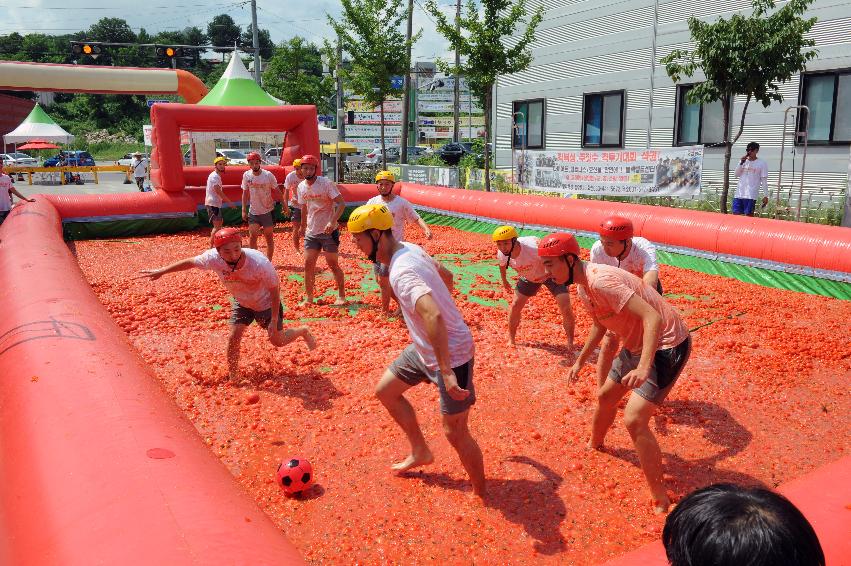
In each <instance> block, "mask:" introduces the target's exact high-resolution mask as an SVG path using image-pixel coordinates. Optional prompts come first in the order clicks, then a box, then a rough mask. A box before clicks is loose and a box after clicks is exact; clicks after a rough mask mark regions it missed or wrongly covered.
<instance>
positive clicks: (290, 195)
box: [284, 159, 304, 253]
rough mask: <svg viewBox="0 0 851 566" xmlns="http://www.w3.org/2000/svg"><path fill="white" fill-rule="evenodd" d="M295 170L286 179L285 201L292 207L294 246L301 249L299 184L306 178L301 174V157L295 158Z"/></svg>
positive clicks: (291, 219) (291, 218)
mask: <svg viewBox="0 0 851 566" xmlns="http://www.w3.org/2000/svg"><path fill="white" fill-rule="evenodd" d="M293 167H294V168H295V169H294V170H292V171H290V172H289V173H288V174H287V176H286V178H285V179H284V202H285V203H286V204H287V206H289V209H290V221H291V222H292V224H293V247H294V248H295V251H297V252H298V253H302V251H301V206H300V205H299V204H298V185H299V183H301V182H302V181H303V180H304V176H302V174H301V159H293Z"/></svg>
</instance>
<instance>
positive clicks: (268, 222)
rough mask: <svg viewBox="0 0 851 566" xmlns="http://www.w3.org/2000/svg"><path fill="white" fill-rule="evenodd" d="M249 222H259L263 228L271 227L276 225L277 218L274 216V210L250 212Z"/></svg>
mask: <svg viewBox="0 0 851 566" xmlns="http://www.w3.org/2000/svg"><path fill="white" fill-rule="evenodd" d="M248 223H249V224H259V225H260V226H262V227H263V228H271V227H272V226H274V225H275V219H274V218H273V217H272V211H269V212H264V213H263V214H251V213H249V214H248Z"/></svg>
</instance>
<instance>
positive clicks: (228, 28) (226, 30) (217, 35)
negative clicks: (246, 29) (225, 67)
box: [207, 14, 242, 61]
mask: <svg viewBox="0 0 851 566" xmlns="http://www.w3.org/2000/svg"><path fill="white" fill-rule="evenodd" d="M240 35H242V30H241V29H240V27H239V26H238V25H236V22H234V21H233V18H231V17H230V16H228V15H227V14H219V15H218V16H216V17H214V18H213V19H212V20H210V23H209V24H207V37H209V38H210V43H212V44H213V45H216V46H218V47H231V46H233V44H234V43H237V42H238V41H239V37H240ZM215 51H216V52H217V53H221V54H222V61H224V54H225V53H227V52H229V51H230V49H228V50H222V49H216V50H215Z"/></svg>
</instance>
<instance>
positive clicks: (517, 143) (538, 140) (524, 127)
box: [511, 99, 544, 149]
mask: <svg viewBox="0 0 851 566" xmlns="http://www.w3.org/2000/svg"><path fill="white" fill-rule="evenodd" d="M513 108H514V110H513V112H512V120H511V130H512V135H511V147H512V148H516V149H544V100H543V99H538V100H516V101H515V102H514V106H513Z"/></svg>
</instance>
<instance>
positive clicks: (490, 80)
mask: <svg viewBox="0 0 851 566" xmlns="http://www.w3.org/2000/svg"><path fill="white" fill-rule="evenodd" d="M426 10H427V11H428V12H429V13H430V14H431V16H432V18H434V19H435V21H436V22H437V31H438V32H440V34H441V35H442V36H443V37H445V38H446V39H447V41H449V44H450V46H451V47H452V49H453V50H455V49H457V50H458V52H459V53H460V55H461V58H462V62H461V65H460V66H459V67H457V68H456V67H455V66H454V65H451V66H450V65H447V64H446V63H444V62H439V65H440V67H441V70H442V71H444V72H447V73H451V74H453V75H461V76H464V77H466V79H467V85H468V87H469V89H470V91H471V92H472V93H473V94H474V95H475V96H476V98H477V99H478V100H479V103H480V104H481V105H482V108H484V111H485V139H487V140H490V139H491V128H492V126H491V115H492V113H493V87H494V84H495V83H496V78H497V77H498V76H499V75H510V74H512V73H519V72H520V71H522V70H524V69H526V68H527V67H528V66H529V65H530V63H531V62H532V52H531V51H530V50H529V44H530V43H532V41H533V40H534V38H535V30H536V29H537V27H538V24H540V23H541V20H542V19H543V8H542V7H540V6H539V7H538V9H537V10H535V12H534V13H532V15H531V17H529V18H528V19H527V15H528V12H527V10H526V0H517V1H516V2H514V1H513V0H482V1H481V3H480V5H477V4H476V3H475V2H474V1H473V0H467V5H466V9H465V11H464V13H463V14H462V15H461V17H460V18H459V20H458V28H459V29H456V27H455V26H456V22H455V20H454V19H453V20H449V19H448V18H447V17H446V15H444V14H443V12H441V11H440V10H439V9H438V5H437V2H435V0H428V3H427V4H426ZM524 23H525V29H524V30H523V33H522V35H520V36H519V38H518V39H517V41H516V43H515V42H514V41H512V42H510V44H509V43H508V42H506V41H505V40H506V38H508V37H510V36H512V35H514V30H515V29H516V28H517V27H518V26H522V25H524ZM484 150H485V151H484V159H485V190H486V191H489V190H490V161H491V159H490V152H489V149H488V144H487V143H485V147H484Z"/></svg>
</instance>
